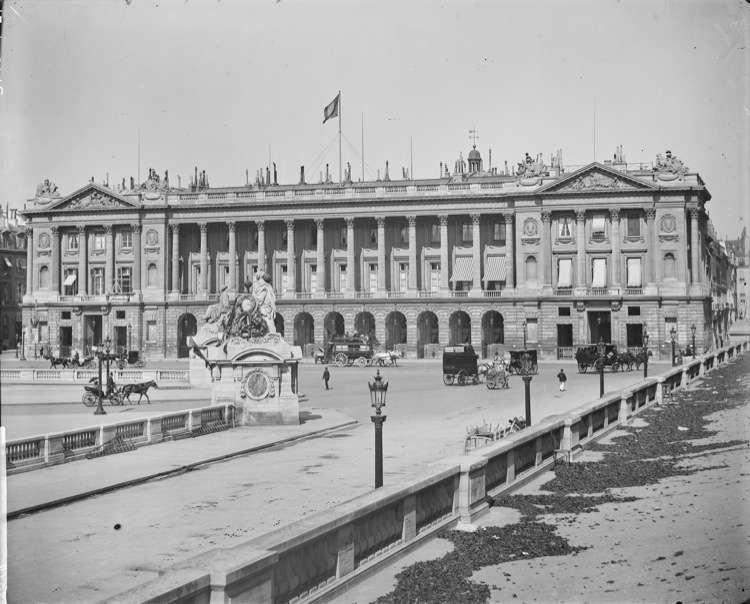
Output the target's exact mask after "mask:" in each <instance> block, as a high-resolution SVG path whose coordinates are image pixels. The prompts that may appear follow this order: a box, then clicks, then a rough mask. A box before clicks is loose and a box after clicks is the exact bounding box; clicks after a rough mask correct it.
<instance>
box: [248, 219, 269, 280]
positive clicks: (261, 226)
mask: <svg viewBox="0 0 750 604" xmlns="http://www.w3.org/2000/svg"><path fill="white" fill-rule="evenodd" d="M255 224H256V225H258V270H259V271H263V272H266V221H265V220H256V221H255ZM251 278H252V275H251Z"/></svg>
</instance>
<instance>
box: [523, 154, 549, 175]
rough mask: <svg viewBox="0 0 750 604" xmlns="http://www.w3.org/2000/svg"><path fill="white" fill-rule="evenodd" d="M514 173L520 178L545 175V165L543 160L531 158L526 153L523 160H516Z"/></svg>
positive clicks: (547, 173) (546, 172)
mask: <svg viewBox="0 0 750 604" xmlns="http://www.w3.org/2000/svg"><path fill="white" fill-rule="evenodd" d="M516 175H517V176H519V177H520V178H536V177H537V176H547V175H549V172H548V171H547V166H546V165H545V164H544V162H543V161H539V160H533V159H532V158H531V156H530V155H529V154H528V153H527V154H526V158H525V159H524V161H523V162H518V168H517V169H516Z"/></svg>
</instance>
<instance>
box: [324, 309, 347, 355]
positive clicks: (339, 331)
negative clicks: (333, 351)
mask: <svg viewBox="0 0 750 604" xmlns="http://www.w3.org/2000/svg"><path fill="white" fill-rule="evenodd" d="M343 335H344V317H343V316H342V315H341V313H338V312H335V311H334V312H329V313H328V314H327V315H326V318H325V321H324V322H323V344H324V348H325V346H327V345H328V342H329V341H330V340H331V339H332V338H333V337H334V336H343Z"/></svg>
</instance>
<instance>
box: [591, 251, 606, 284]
mask: <svg viewBox="0 0 750 604" xmlns="http://www.w3.org/2000/svg"><path fill="white" fill-rule="evenodd" d="M591 287H607V259H606V258H594V262H593V274H592V276H591Z"/></svg>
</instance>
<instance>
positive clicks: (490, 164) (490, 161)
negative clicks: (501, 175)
mask: <svg viewBox="0 0 750 604" xmlns="http://www.w3.org/2000/svg"><path fill="white" fill-rule="evenodd" d="M488 172H489V173H490V174H492V149H490V157H489V168H488Z"/></svg>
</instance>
